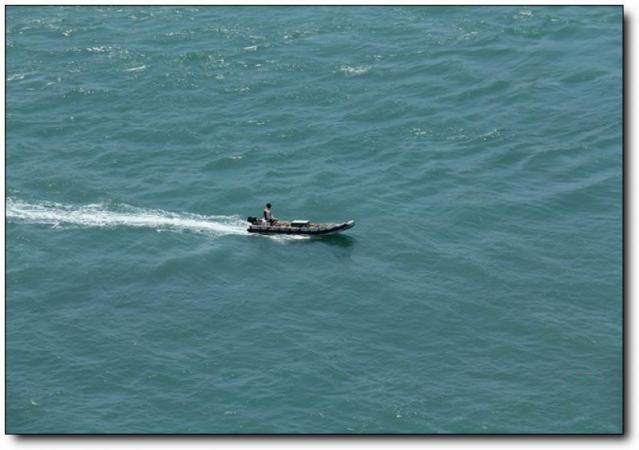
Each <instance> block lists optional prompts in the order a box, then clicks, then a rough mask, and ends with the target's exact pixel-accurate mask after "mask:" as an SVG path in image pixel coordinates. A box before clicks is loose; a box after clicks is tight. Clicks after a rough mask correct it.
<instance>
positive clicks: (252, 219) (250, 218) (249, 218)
mask: <svg viewBox="0 0 639 450" xmlns="http://www.w3.org/2000/svg"><path fill="white" fill-rule="evenodd" d="M246 220H247V221H248V222H249V223H252V224H253V225H257V217H253V216H249V217H248V218H247V219H246Z"/></svg>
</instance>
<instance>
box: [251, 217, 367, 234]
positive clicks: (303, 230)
mask: <svg viewBox="0 0 639 450" xmlns="http://www.w3.org/2000/svg"><path fill="white" fill-rule="evenodd" d="M354 226H355V223H354V222H353V221H352V220H349V221H348V222H345V223H311V224H308V226H302V227H294V226H291V225H290V223H288V222H278V223H276V224H274V225H250V226H249V227H248V229H247V231H248V232H249V233H260V234H296V235H302V236H322V235H326V234H335V233H340V232H342V231H345V230H348V229H349V228H353V227H354Z"/></svg>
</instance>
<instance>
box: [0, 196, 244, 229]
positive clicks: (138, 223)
mask: <svg viewBox="0 0 639 450" xmlns="http://www.w3.org/2000/svg"><path fill="white" fill-rule="evenodd" d="M6 216H7V219H9V220H10V221H14V222H23V223H32V224H45V225H52V226H54V227H57V226H64V225H76V226H80V227H99V228H113V227H136V228H149V229H154V230H158V231H160V230H171V231H190V232H196V233H207V234H212V235H216V236H220V235H248V234H249V233H248V232H247V231H246V222H245V221H244V220H243V219H242V218H241V217H240V216H204V215H199V214H189V213H174V212H169V211H163V210H160V209H144V208H136V207H133V206H128V205H118V206H113V207H108V206H107V205H105V204H103V203H100V204H92V205H86V206H73V205H62V204H59V203H52V202H42V203H27V202H23V201H21V200H15V199H11V198H8V199H7V203H6Z"/></svg>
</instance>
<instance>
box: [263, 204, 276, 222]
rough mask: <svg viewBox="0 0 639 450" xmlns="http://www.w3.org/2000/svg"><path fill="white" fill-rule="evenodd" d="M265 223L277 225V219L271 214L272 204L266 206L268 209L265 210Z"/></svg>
mask: <svg viewBox="0 0 639 450" xmlns="http://www.w3.org/2000/svg"><path fill="white" fill-rule="evenodd" d="M264 221H265V222H266V223H268V224H269V225H273V224H275V223H277V219H276V218H275V217H273V214H272V213H271V204H270V203H267V204H266V208H264Z"/></svg>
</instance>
